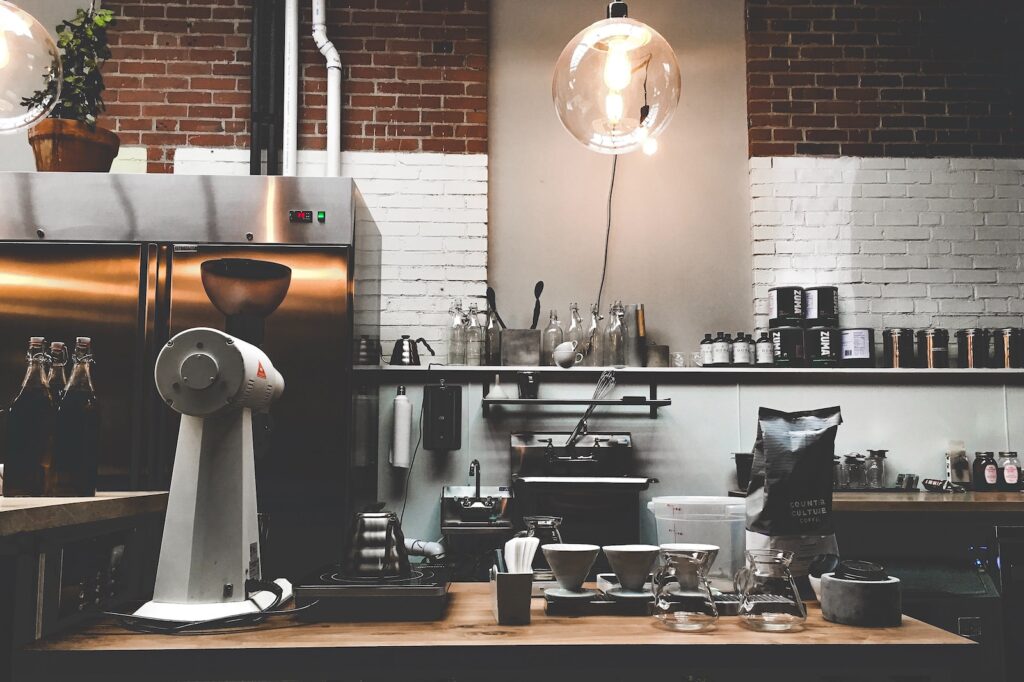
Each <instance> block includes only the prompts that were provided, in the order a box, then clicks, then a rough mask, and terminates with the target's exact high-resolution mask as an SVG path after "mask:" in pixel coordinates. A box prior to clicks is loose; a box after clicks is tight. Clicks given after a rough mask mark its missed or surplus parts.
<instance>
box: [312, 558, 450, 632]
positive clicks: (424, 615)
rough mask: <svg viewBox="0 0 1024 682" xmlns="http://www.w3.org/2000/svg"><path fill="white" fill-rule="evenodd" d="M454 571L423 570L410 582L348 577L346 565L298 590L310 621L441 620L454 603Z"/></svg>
mask: <svg viewBox="0 0 1024 682" xmlns="http://www.w3.org/2000/svg"><path fill="white" fill-rule="evenodd" d="M450 574H451V572H450V569H449V568H448V567H447V566H442V565H425V564H417V565H413V566H412V572H411V573H410V575H408V576H374V577H361V576H349V575H345V573H344V572H343V571H342V568H341V566H340V565H332V566H328V567H326V568H323V569H321V570H320V571H317V572H316V573H315V574H313V575H312V576H309V577H308V578H307V579H305V580H303V581H301V582H300V584H299V585H298V586H297V587H296V588H295V605H296V606H297V607H298V608H303V607H307V608H305V609H304V610H303V611H301V612H300V615H302V616H303V617H304V618H307V619H309V620H376V621H381V620H437V619H439V618H441V617H442V616H443V615H444V609H445V606H446V604H447V602H448V586H449V584H450V582H451V580H450Z"/></svg>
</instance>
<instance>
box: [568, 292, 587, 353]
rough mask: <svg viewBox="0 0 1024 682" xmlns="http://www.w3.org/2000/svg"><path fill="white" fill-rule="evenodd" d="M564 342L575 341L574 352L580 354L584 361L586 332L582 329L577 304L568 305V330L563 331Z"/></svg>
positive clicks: (581, 320)
mask: <svg viewBox="0 0 1024 682" xmlns="http://www.w3.org/2000/svg"><path fill="white" fill-rule="evenodd" d="M565 340H566V341H575V342H576V351H577V352H578V353H582V354H583V357H584V359H585V358H586V357H587V330H586V329H584V328H583V318H582V317H580V305H579V304H578V303H570V304H569V328H568V329H567V330H566V331H565Z"/></svg>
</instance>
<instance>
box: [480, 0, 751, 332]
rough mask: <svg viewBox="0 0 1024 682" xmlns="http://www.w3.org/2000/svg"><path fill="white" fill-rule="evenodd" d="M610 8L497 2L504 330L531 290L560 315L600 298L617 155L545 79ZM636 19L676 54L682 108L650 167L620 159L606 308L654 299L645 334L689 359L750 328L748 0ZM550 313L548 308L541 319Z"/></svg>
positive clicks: (646, 160)
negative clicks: (587, 139)
mask: <svg viewBox="0 0 1024 682" xmlns="http://www.w3.org/2000/svg"><path fill="white" fill-rule="evenodd" d="M606 4H607V3H605V2H604V1H603V0H558V1H557V2H551V1H550V0H494V2H491V38H490V40H491V43H490V66H491V71H490V93H489V106H488V111H489V118H490V128H489V138H490V139H489V150H490V168H491V183H490V189H489V192H490V211H491V213H490V222H491V231H490V250H489V254H488V261H489V269H488V278H489V281H490V283H491V284H492V285H493V286H494V287H495V289H496V290H497V294H498V308H499V310H501V312H502V316H503V317H504V318H505V321H506V322H507V323H508V324H510V325H517V326H526V325H528V324H529V318H530V313H531V312H532V309H533V298H532V296H533V284H534V282H535V281H537V280H544V282H545V287H546V288H545V290H544V296H543V303H544V307H545V308H551V307H556V308H557V309H558V310H559V311H560V314H561V316H562V318H563V319H564V318H565V316H566V315H567V314H568V305H569V303H570V301H578V302H579V303H580V305H581V307H582V308H584V309H587V308H588V307H589V305H590V303H592V302H593V301H594V300H595V299H596V297H597V289H598V284H599V280H600V267H601V258H602V251H603V246H604V233H605V205H606V204H605V202H606V198H607V193H608V183H609V176H610V171H611V163H612V160H611V158H610V157H608V156H604V155H601V154H597V153H595V152H591V151H588V150H587V149H585V148H584V147H583V146H582V145H580V144H579V143H578V142H576V140H575V139H573V138H572V137H571V136H570V135H569V134H568V133H567V132H565V130H564V129H563V128H562V126H561V124H560V123H559V121H558V119H557V117H556V115H555V111H554V107H553V105H552V102H551V75H552V72H553V70H554V65H555V61H556V60H557V58H558V55H559V54H560V53H561V51H562V48H563V47H565V44H566V43H567V42H568V41H569V40H570V39H571V38H572V37H573V36H574V35H575V34H576V33H577V32H579V31H580V30H582V29H583V28H584V27H586V26H587V25H589V24H590V23H592V22H594V21H596V20H598V19H602V18H603V17H604V12H605V7H606ZM630 11H631V15H632V16H633V17H634V18H636V19H638V20H640V21H644V22H646V23H649V24H650V25H651V26H652V27H654V28H655V29H657V30H658V31H659V32H660V33H661V34H662V35H663V36H664V37H665V38H666V39H667V40H668V41H669V43H670V44H671V45H672V46H673V47H674V48H675V50H676V53H677V57H678V60H679V64H680V68H681V70H682V99H681V102H680V108H679V111H678V112H677V113H676V116H675V118H674V119H673V121H672V122H671V124H670V125H669V127H668V128H667V130H666V132H665V134H664V135H663V136H662V137H661V138H660V142H661V145H660V146H661V148H660V150H659V151H658V153H657V154H656V155H655V156H653V157H646V156H644V155H643V154H642V153H639V152H636V153H633V154H630V155H626V156H624V157H622V158H621V159H620V161H619V169H618V180H617V183H616V190H615V197H616V198H615V206H614V211H613V234H612V240H611V255H610V258H609V266H608V268H609V275H608V283H607V286H606V290H605V292H606V293H605V297H604V299H603V300H604V301H605V302H606V303H605V307H606V305H607V302H609V301H610V300H611V299H614V298H621V299H624V300H626V301H634V302H636V301H642V302H644V303H645V304H646V312H647V322H648V333H649V334H650V335H651V336H652V338H654V339H657V340H658V342H660V343H668V344H670V345H671V346H673V347H675V348H677V349H681V350H683V349H691V348H692V347H694V346H695V345H696V343H697V341H698V340H699V338H700V335H701V334H702V333H703V332H705V331H709V330H712V329H729V330H731V331H734V332H735V331H736V330H738V329H750V328H751V325H752V318H751V315H752V309H751V304H750V296H749V291H750V290H749V286H750V282H751V280H750V248H749V214H748V206H749V199H748V192H749V188H748V186H747V131H746V85H745V83H746V66H745V57H744V55H745V52H744V50H745V46H744V19H743V12H744V3H743V0H644V1H643V2H635V3H631V4H630ZM544 314H545V316H546V314H547V313H546V311H545V313H544Z"/></svg>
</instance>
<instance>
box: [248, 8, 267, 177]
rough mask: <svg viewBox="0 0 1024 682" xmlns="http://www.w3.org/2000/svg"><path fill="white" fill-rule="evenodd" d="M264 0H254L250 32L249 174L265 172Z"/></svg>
mask: <svg viewBox="0 0 1024 682" xmlns="http://www.w3.org/2000/svg"><path fill="white" fill-rule="evenodd" d="M263 4H264V3H263V0H252V28H251V31H250V34H249V49H250V53H251V63H250V67H251V68H250V70H249V95H250V97H249V175H262V174H263V159H262V156H263V124H262V121H261V116H260V114H261V112H262V110H263V87H262V82H263V80H262V78H261V76H262V56H263V50H264V49H265V48H264V43H263V32H264V31H263Z"/></svg>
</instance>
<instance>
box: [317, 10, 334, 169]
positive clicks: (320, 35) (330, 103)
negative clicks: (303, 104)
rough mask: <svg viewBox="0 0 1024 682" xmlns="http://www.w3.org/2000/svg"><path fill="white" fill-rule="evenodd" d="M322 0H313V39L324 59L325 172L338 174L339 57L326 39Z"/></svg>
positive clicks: (325, 15)
mask: <svg viewBox="0 0 1024 682" xmlns="http://www.w3.org/2000/svg"><path fill="white" fill-rule="evenodd" d="M325 5H326V2H325V0H313V40H314V41H316V46H317V49H319V50H320V54H322V55H323V56H324V59H325V60H326V61H327V175H328V176H329V177H336V176H339V175H341V57H340V56H339V55H338V50H337V48H335V47H334V43H332V42H331V41H330V40H328V39H327V9H326V7H325Z"/></svg>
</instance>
